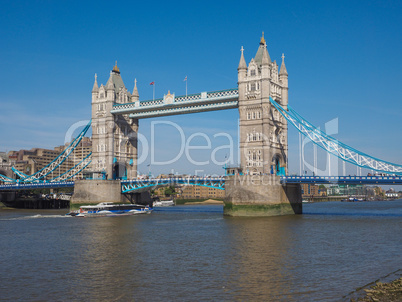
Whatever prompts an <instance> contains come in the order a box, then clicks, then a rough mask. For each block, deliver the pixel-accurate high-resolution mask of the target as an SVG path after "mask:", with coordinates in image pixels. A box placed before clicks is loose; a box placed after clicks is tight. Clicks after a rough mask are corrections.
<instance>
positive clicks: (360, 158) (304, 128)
mask: <svg viewBox="0 0 402 302" xmlns="http://www.w3.org/2000/svg"><path fill="white" fill-rule="evenodd" d="M269 99H270V101H271V104H272V105H273V106H274V107H275V108H276V109H277V110H278V111H279V112H280V113H281V114H282V116H283V117H284V118H285V119H286V120H287V121H288V122H289V123H291V124H292V125H293V126H295V127H296V129H297V130H298V131H299V132H300V133H302V134H303V135H304V136H307V137H308V138H309V139H310V140H311V141H312V142H313V143H315V144H316V145H318V146H319V147H321V148H322V149H324V150H325V151H327V152H329V153H331V154H333V155H335V156H337V157H339V158H340V159H342V160H344V161H347V162H349V163H351V164H353V165H356V166H359V167H364V168H368V169H370V170H374V171H378V172H385V173H391V174H397V175H402V165H398V164H393V163H390V162H387V161H384V160H380V159H378V158H375V157H373V156H370V155H367V154H366V153H363V152H361V151H358V150H356V149H354V148H352V147H350V146H348V145H346V144H344V143H342V142H340V141H338V140H336V139H335V138H333V137H331V136H330V135H328V134H326V133H325V132H323V131H321V130H320V129H318V128H317V127H315V126H314V125H313V124H311V123H309V122H308V121H307V120H306V119H304V118H303V117H302V116H300V115H299V114H298V113H297V112H296V111H295V110H293V109H292V108H291V107H290V106H288V110H286V109H284V108H283V107H282V106H281V105H279V104H278V103H277V102H275V101H274V100H273V99H272V98H271V97H270V98H269Z"/></svg>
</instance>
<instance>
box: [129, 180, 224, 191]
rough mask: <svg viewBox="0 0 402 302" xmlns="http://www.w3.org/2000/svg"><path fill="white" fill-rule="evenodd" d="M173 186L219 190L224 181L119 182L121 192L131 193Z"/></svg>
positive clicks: (221, 188)
mask: <svg viewBox="0 0 402 302" xmlns="http://www.w3.org/2000/svg"><path fill="white" fill-rule="evenodd" d="M174 185H194V186H202V187H208V188H214V189H219V190H224V189H225V179H224V178H223V177H206V178H198V177H197V178H191V177H188V178H151V179H141V180H139V179H136V180H127V181H122V182H121V192H122V193H131V192H135V191H139V190H144V189H146V188H152V187H161V186H174Z"/></svg>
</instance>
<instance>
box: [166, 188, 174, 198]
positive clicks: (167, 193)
mask: <svg viewBox="0 0 402 302" xmlns="http://www.w3.org/2000/svg"><path fill="white" fill-rule="evenodd" d="M174 193H175V189H174V187H173V186H169V187H167V188H166V189H165V196H170V195H173V194H174Z"/></svg>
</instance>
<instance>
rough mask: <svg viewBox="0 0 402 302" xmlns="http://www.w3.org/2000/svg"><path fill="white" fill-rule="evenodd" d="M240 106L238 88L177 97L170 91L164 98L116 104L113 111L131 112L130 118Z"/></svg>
mask: <svg viewBox="0 0 402 302" xmlns="http://www.w3.org/2000/svg"><path fill="white" fill-rule="evenodd" d="M238 106H239V92H238V89H237V88H236V89H227V90H220V91H212V92H201V93H197V94H190V95H187V96H178V97H175V96H174V94H170V93H168V94H167V95H165V96H164V97H163V98H162V99H156V100H149V101H141V102H140V101H137V102H133V103H126V104H115V105H113V109H112V110H111V113H112V114H114V115H120V114H129V116H130V118H136V119H141V118H151V117H160V116H168V115H177V114H186V113H195V112H205V111H214V110H222V109H233V108H237V107H238Z"/></svg>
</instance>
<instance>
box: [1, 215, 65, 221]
mask: <svg viewBox="0 0 402 302" xmlns="http://www.w3.org/2000/svg"><path fill="white" fill-rule="evenodd" d="M69 217H71V216H65V215H41V214H37V215H32V216H20V217H13V218H5V219H0V220H29V219H41V218H69Z"/></svg>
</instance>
